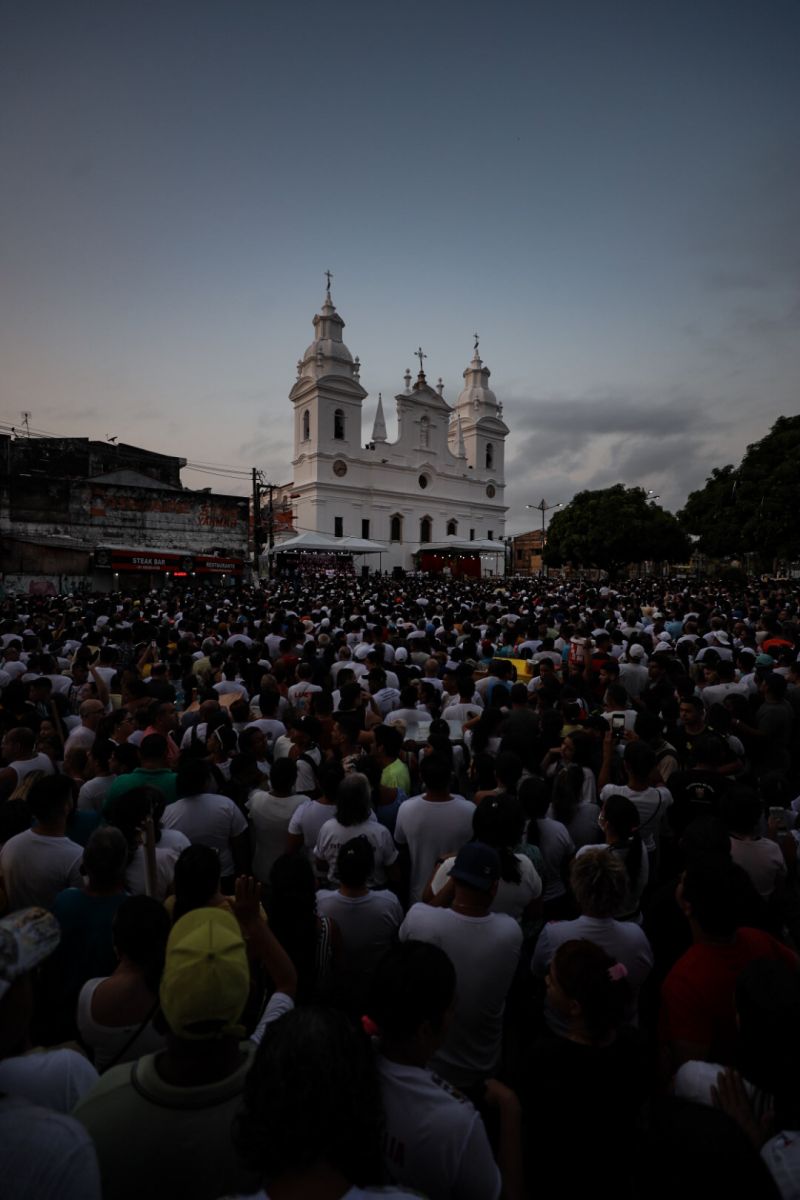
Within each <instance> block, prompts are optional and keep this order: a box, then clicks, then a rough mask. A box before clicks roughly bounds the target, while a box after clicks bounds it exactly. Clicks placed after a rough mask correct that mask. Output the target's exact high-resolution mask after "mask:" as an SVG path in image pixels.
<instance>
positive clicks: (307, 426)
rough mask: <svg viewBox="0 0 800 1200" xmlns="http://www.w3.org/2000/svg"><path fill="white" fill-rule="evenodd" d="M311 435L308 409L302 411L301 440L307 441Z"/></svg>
mask: <svg viewBox="0 0 800 1200" xmlns="http://www.w3.org/2000/svg"><path fill="white" fill-rule="evenodd" d="M310 437H311V414H310V413H309V411H308V409H306V411H305V412H304V413H303V441H304V442H307V441H308V439H309V438H310Z"/></svg>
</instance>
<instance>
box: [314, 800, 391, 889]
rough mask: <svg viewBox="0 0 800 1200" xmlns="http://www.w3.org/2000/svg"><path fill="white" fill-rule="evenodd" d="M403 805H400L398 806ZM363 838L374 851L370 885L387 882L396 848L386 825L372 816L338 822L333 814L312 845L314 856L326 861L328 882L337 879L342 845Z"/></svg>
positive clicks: (376, 885)
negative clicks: (358, 822)
mask: <svg viewBox="0 0 800 1200" xmlns="http://www.w3.org/2000/svg"><path fill="white" fill-rule="evenodd" d="M401 807H402V805H401ZM357 837H366V838H368V839H369V841H370V842H371V844H372V848H373V850H374V851H375V867H374V869H373V872H372V875H371V876H370V877H369V879H368V880H367V885H368V886H369V887H381V886H382V885H383V884H385V883H386V868H387V867H390V866H391V865H392V863H393V862H396V861H397V847H396V846H395V844H394V842H393V841H392V835H391V834H390V833H389V830H388V829H386V827H385V826H383V825H379V824H378V822H377V821H376V820H375V819H374V818H373V819H372V820H371V821H364V822H362V824H361V825H341V824H340V823H339V822H338V821H337V819H336V817H332V818H331V819H330V820H329V821H326V822H325V824H324V825H323V826H322V828H321V829H320V831H319V837H318V838H317V844H316V846H315V847H314V858H316V859H319V861H320V862H326V863H327V864H328V880H329V882H330V883H337V884H338V882H339V877H338V875H337V874H336V860H337V858H338V857H339V851H340V850H341V848H342V846H344V845H345V844H346V843H347V842H349V841H350V840H351V839H352V838H357Z"/></svg>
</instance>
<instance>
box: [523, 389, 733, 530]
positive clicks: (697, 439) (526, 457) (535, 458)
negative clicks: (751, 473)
mask: <svg viewBox="0 0 800 1200" xmlns="http://www.w3.org/2000/svg"><path fill="white" fill-rule="evenodd" d="M718 411H719V410H718ZM506 413H507V416H508V423H509V425H510V427H511V429H512V431H513V436H512V438H511V439H510V441H509V443H508V446H509V452H510V453H509V460H508V462H507V464H506V481H507V483H508V485H509V503H510V505H511V508H512V512H511V513H510V514H509V519H510V521H513V522H514V523H515V524H519V515H518V514H519V513H520V511H521V509H522V507H523V505H524V504H526V503H536V502H537V501H538V500H539V499H540V497H541V496H542V495H545V498H546V499H547V500H548V502H552V503H556V502H559V501H560V502H562V503H566V502H568V501H569V500H570V499H571V497H572V496H573V495H574V494H575V492H576V491H581V490H583V489H586V488H588V489H592V490H593V489H595V488H603V487H610V486H611V485H612V484H615V483H624V484H625V485H626V486H627V487H643V488H645V489H647V490H652V491H654V492H657V493H658V494H659V497H660V500H659V503H660V504H661V505H662V506H663V507H665V508H668V509H670V511H676V510H677V509H678V508H680V507H682V506H683V504H684V503H685V501H686V497H687V495H688V493H689V492H690V491H691V490H693V489H694V488H696V487H699V486H702V484H703V482H704V480H705V478H706V477H707V476H708V474H710V472H711V469H712V468H713V467H714V466H719V465H721V462H722V461H726V460H725V459H722V460H721V458H720V455H721V454H722V453H723V447H724V441H725V434H726V432H727V424H724V423H723V422H722V420H721V418H720V417H719V416H718V415H716V414H715V413H714V412H712V409H711V406H710V404H709V403H708V402H707V401H706V400H705V399H704V398H703V397H701V396H700V395H690V394H688V393H679V392H669V391H667V394H666V395H664V394H662V395H660V396H647V395H645V394H643V395H641V396H632V395H630V394H626V393H625V391H624V390H622V389H619V390H617V389H608V390H607V391H605V392H603V393H599V392H598V393H588V394H585V395H580V396H559V397H558V398H552V397H549V398H546V399H537V398H533V397H529V398H527V399H522V398H519V397H516V398H513V399H512V400H510V401H509V402H508V404H507V405H506ZM528 493H535V494H528ZM523 497H524V499H523ZM515 513H516V514H517V516H516V519H515V515H514V514H515Z"/></svg>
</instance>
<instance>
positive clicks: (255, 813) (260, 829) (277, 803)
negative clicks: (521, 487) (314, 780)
mask: <svg viewBox="0 0 800 1200" xmlns="http://www.w3.org/2000/svg"><path fill="white" fill-rule="evenodd" d="M296 781H297V763H296V762H295V761H294V759H292V758H280V759H278V761H277V762H276V763H275V764H274V765H273V768H272V778H271V780H270V788H269V791H264V790H262V789H261V788H255V789H254V790H253V791H252V792H251V793H250V795H249V797H248V799H247V804H246V806H245V807H246V808H247V812H248V815H249V817H250V821H251V822H252V826H253V838H254V843H255V844H254V846H253V874H254V875H255V877H256V879H260V880H261V882H262V883H264V884H266V883H268V881H269V873H270V871H271V870H272V864H273V863H274V862H275V859H276V858H279V857H280V855H281V854H284V853H285V852H286V842H287V837H288V834H289V825H290V822H291V819H292V817H293V816H294V814H295V813H296V812H297V810H298V808H300V806H301V805H303V804H307V803H313V801H309V800H308V797H307V796H304V795H302V794H301V793H299V792H296V791H295V790H294V785H295V783H296Z"/></svg>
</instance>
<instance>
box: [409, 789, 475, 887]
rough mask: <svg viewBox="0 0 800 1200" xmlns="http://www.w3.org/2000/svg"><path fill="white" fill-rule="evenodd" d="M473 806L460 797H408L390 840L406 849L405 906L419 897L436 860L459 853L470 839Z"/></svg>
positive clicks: (473, 812)
mask: <svg viewBox="0 0 800 1200" xmlns="http://www.w3.org/2000/svg"><path fill="white" fill-rule="evenodd" d="M474 815H475V805H474V804H472V803H471V802H470V801H469V800H465V799H464V797H463V796H451V797H450V799H449V800H426V799H425V797H424V796H412V797H411V798H410V799H408V800H405V801H403V803H402V804H401V805H400V807H399V809H398V810H397V823H396V825H395V829H394V840H395V841H396V842H397V844H398V846H408V852H409V856H410V858H411V881H410V888H409V903H410V904H415V903H416V902H417V900H419V899H420V898H421V896H422V893H423V891H424V890H425V885H426V884H427V882H428V880H429V879H430V877H431V874H432V872H433V868H434V866H435V864H436V860H437V858H444V857H445V856H446V855H448V854H453V853H454V852H457V851H458V850H460V849H461V847H462V846H463V845H464V843H465V842H468V841H470V840H471V838H472V818H473V817H474Z"/></svg>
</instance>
